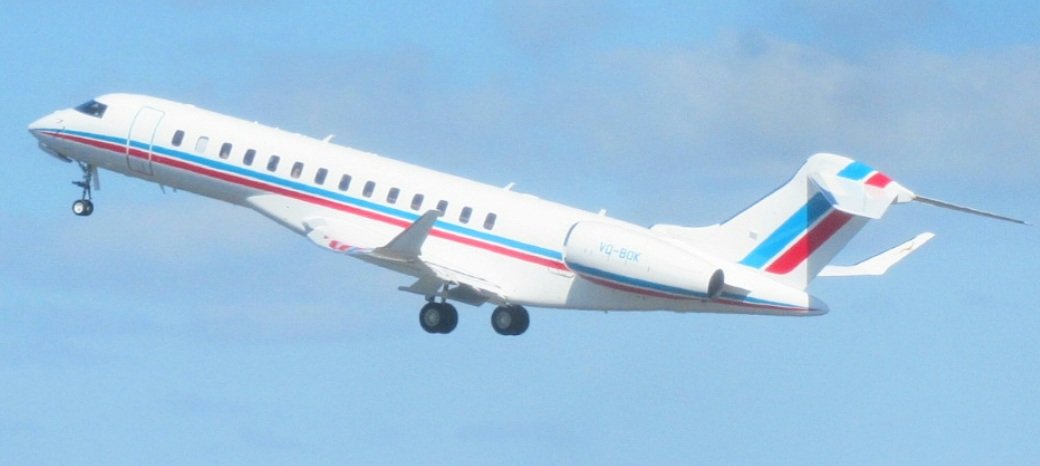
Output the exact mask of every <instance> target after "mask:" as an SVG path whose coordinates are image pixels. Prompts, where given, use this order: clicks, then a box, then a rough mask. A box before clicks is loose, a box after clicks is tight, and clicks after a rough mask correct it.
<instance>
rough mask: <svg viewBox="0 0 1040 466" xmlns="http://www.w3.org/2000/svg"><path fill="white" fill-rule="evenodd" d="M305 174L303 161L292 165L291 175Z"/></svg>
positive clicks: (297, 176) (295, 176)
mask: <svg viewBox="0 0 1040 466" xmlns="http://www.w3.org/2000/svg"><path fill="white" fill-rule="evenodd" d="M302 174H303V162H296V163H294V164H293V165H292V170H291V171H290V172H289V176H291V177H293V178H299V177H300V175H302Z"/></svg>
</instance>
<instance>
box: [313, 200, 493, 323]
mask: <svg viewBox="0 0 1040 466" xmlns="http://www.w3.org/2000/svg"><path fill="white" fill-rule="evenodd" d="M439 216H440V212H439V211H436V210H430V211H428V212H426V213H425V214H423V215H422V216H421V217H419V218H418V219H417V220H415V222H412V224H411V225H409V226H408V227H407V228H405V229H404V230H402V231H401V232H400V233H398V234H397V236H395V237H394V238H393V239H391V240H390V241H389V242H388V243H386V244H384V245H382V246H376V247H372V246H371V244H373V243H372V241H373V240H374V238H373V236H372V235H371V234H369V233H366V232H365V231H363V230H359V227H357V226H356V225H354V224H353V223H352V222H343V221H339V220H336V219H328V218H310V219H307V220H305V221H304V226H305V227H306V235H307V238H309V239H310V240H311V241H313V242H314V243H315V244H317V245H318V246H320V247H322V248H325V249H330V250H332V251H335V252H340V253H344V254H347V255H349V256H353V257H356V258H358V259H361V260H364V261H366V262H370V263H373V264H375V265H379V266H382V267H385V268H388V269H391V270H395V271H398V272H402V273H406V274H408V275H412V276H414V277H417V278H418V280H417V281H416V282H415V283H413V284H411V285H409V286H406V287H404V286H403V287H400V288H399V289H400V290H402V291H408V292H410V293H416V294H420V295H423V296H441V295H443V294H444V293H445V286H448V289H447V291H446V293H447V295H446V297H447V298H448V299H451V300H455V301H459V302H463V303H466V304H472V305H474V306H479V305H481V304H483V303H485V302H487V301H489V300H491V299H493V298H494V299H497V300H498V301H503V302H504V301H506V298H505V296H504V295H503V293H502V288H501V287H499V286H498V285H495V284H494V283H491V282H489V281H487V280H485V279H483V278H481V277H477V276H474V275H472V274H467V273H464V272H461V271H458V270H454V269H451V268H449V267H446V266H443V265H440V264H436V263H434V262H431V261H429V260H427V259H426V258H424V257H423V255H422V246H423V243H425V241H426V238H428V237H429V235H430V230H432V229H433V226H434V224H435V223H436V222H437V218H438V217H439ZM359 242H360V244H359Z"/></svg>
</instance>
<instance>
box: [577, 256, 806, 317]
mask: <svg viewBox="0 0 1040 466" xmlns="http://www.w3.org/2000/svg"><path fill="white" fill-rule="evenodd" d="M567 267H570V268H571V269H572V270H574V271H575V272H578V273H581V274H585V275H591V276H593V277H596V278H599V279H602V280H609V281H612V282H615V283H619V284H622V285H627V286H631V287H636V288H643V289H647V290H652V291H656V292H659V293H666V294H671V295H676V296H677V297H686V298H700V299H707V298H708V295H707V294H705V293H698V292H696V291H693V290H687V289H684V288H677V287H674V286H668V285H662V284H660V283H655V282H650V281H646V280H640V279H638V278H632V277H627V276H624V275H618V274H616V273H611V272H607V271H605V270H600V269H597V268H594V267H587V266H584V265H581V264H574V263H567ZM721 297H722V298H724V299H730V300H734V301H739V302H744V303H748V304H752V305H755V304H758V305H763V306H773V307H786V308H792V309H803V308H802V307H801V306H795V305H792V304H787V303H781V302H777V301H770V300H768V299H761V298H753V297H750V296H741V295H736V294H733V293H723V294H722V296H721Z"/></svg>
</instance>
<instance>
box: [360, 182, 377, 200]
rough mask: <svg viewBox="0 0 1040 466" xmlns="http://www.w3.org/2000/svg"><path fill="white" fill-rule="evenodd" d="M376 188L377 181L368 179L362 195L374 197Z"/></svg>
mask: <svg viewBox="0 0 1040 466" xmlns="http://www.w3.org/2000/svg"><path fill="white" fill-rule="evenodd" d="M375 190H376V182H375V181H368V182H365V189H364V190H362V191H361V195H362V196H365V197H372V193H373V192H375Z"/></svg>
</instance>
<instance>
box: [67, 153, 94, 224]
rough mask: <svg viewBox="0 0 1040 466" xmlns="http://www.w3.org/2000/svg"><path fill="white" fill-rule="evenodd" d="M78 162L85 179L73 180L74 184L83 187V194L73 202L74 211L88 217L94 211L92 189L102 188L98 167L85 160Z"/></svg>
mask: <svg viewBox="0 0 1040 466" xmlns="http://www.w3.org/2000/svg"><path fill="white" fill-rule="evenodd" d="M76 163H77V164H79V168H80V170H83V180H82V181H73V182H72V184H74V185H76V186H79V187H80V188H82V189H83V194H81V196H80V199H79V200H77V201H76V202H73V203H72V213H74V214H76V215H78V216H80V217H86V216H88V215H90V214H92V213H94V203H93V202H91V200H90V199H91V191H92V189H100V186H99V183H98V174H97V167H95V166H93V165H90V164H86V163H83V162H76Z"/></svg>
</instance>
